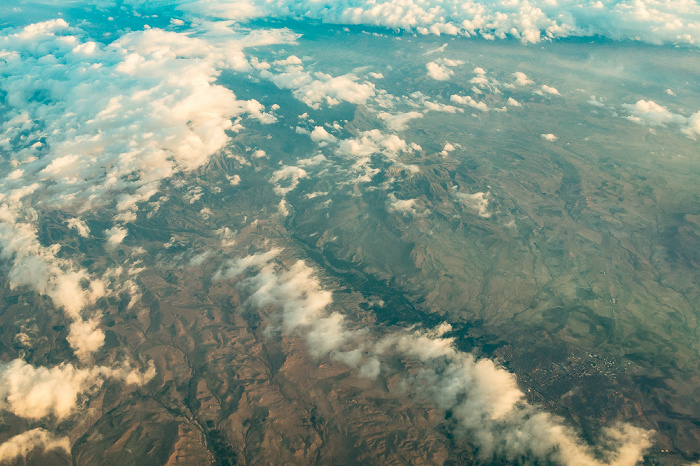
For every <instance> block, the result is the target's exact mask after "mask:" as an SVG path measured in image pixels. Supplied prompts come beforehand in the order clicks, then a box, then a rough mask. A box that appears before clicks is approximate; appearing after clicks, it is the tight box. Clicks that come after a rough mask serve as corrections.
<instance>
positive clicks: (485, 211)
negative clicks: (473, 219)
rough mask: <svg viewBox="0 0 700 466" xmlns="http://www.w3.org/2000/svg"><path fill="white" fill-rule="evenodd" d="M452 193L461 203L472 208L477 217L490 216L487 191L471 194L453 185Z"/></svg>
mask: <svg viewBox="0 0 700 466" xmlns="http://www.w3.org/2000/svg"><path fill="white" fill-rule="evenodd" d="M452 189H453V192H452V195H453V196H454V197H455V199H457V200H458V201H459V202H460V203H461V204H462V205H464V206H465V207H467V208H468V209H470V210H472V211H473V212H474V213H475V214H477V215H478V216H479V217H483V218H490V217H491V216H492V215H493V213H492V212H489V193H483V192H477V193H473V194H469V193H463V192H461V191H459V190H458V189H457V187H456V186H455V187H453V188H452Z"/></svg>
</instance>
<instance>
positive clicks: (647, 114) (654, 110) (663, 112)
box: [622, 100, 686, 126]
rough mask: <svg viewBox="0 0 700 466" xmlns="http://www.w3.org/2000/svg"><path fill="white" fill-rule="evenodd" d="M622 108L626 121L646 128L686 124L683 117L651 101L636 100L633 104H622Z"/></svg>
mask: <svg viewBox="0 0 700 466" xmlns="http://www.w3.org/2000/svg"><path fill="white" fill-rule="evenodd" d="M622 108H623V109H624V110H625V111H626V112H627V113H629V116H628V117H627V119H628V120H631V121H634V122H635V123H639V124H645V125H648V126H666V125H669V124H674V125H683V124H685V122H686V118H685V117H684V116H683V115H679V114H677V113H673V112H671V111H670V110H669V109H668V108H666V107H664V106H663V105H659V104H657V103H656V102H654V101H652V100H638V101H637V103H635V104H622Z"/></svg>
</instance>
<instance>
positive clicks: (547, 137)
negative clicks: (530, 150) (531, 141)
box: [540, 133, 559, 142]
mask: <svg viewBox="0 0 700 466" xmlns="http://www.w3.org/2000/svg"><path fill="white" fill-rule="evenodd" d="M540 137H541V138H542V139H544V140H545V141H550V142H554V141H556V140H557V139H559V138H558V137H556V136H555V135H553V134H552V133H549V134H542V135H540Z"/></svg>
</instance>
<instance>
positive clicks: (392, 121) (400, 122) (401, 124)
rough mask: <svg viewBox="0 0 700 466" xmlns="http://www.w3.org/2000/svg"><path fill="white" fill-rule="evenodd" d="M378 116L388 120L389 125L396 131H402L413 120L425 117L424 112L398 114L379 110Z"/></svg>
mask: <svg viewBox="0 0 700 466" xmlns="http://www.w3.org/2000/svg"><path fill="white" fill-rule="evenodd" d="M377 116H378V117H379V118H381V119H382V120H384V121H386V124H387V126H388V127H389V128H390V129H392V130H394V131H402V130H404V129H406V127H407V126H408V123H409V122H410V121H411V120H415V119H418V118H423V114H422V113H420V112H406V113H398V114H391V113H387V112H379V113H378V114H377Z"/></svg>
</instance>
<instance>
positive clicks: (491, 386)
mask: <svg viewBox="0 0 700 466" xmlns="http://www.w3.org/2000/svg"><path fill="white" fill-rule="evenodd" d="M279 253H280V250H272V251H269V252H267V253H263V254H258V255H251V256H247V257H244V258H241V259H238V260H232V261H229V262H228V263H227V264H225V266H224V267H222V269H221V270H220V271H219V272H218V274H217V278H218V279H236V278H241V276H242V275H244V274H245V273H246V272H247V273H251V272H252V273H253V274H252V275H250V276H246V277H243V278H241V280H240V282H239V286H240V287H241V288H242V289H243V290H245V291H246V292H247V293H248V298H247V301H246V303H247V305H250V306H254V307H257V308H260V309H262V308H268V307H276V308H278V309H279V314H278V316H277V317H278V319H279V329H281V330H282V331H284V332H285V333H287V334H297V335H299V336H301V337H302V338H304V339H305V340H306V342H307V343H308V346H309V350H310V352H311V354H312V355H314V356H315V357H318V358H321V357H330V358H332V359H335V360H338V361H342V362H344V363H346V364H348V365H350V366H352V367H357V368H358V375H359V376H362V377H368V378H377V377H380V376H381V374H383V373H392V372H393V371H396V369H391V368H390V367H392V366H395V365H389V364H387V362H388V361H390V360H392V359H396V358H400V359H406V358H408V359H411V360H414V361H416V362H417V363H418V364H419V366H418V371H417V372H415V371H414V372H412V374H409V373H401V374H399V375H401V377H402V379H403V381H404V386H405V387H406V389H407V390H410V391H413V392H416V393H418V394H421V395H423V396H426V397H427V398H428V399H430V400H432V402H433V403H435V404H436V406H438V407H439V408H440V409H443V410H449V411H451V412H452V413H453V418H454V419H455V420H456V421H457V423H458V429H460V430H464V431H465V432H466V434H467V436H468V438H469V439H470V441H471V442H473V444H474V445H475V446H476V447H478V454H479V456H480V459H482V460H484V461H487V460H489V459H493V458H494V457H497V458H501V459H506V460H508V461H516V460H523V459H533V460H543V461H555V462H557V463H561V464H568V465H605V464H611V465H619V466H622V465H633V464H636V463H637V462H638V461H640V460H641V458H642V455H643V453H644V451H645V450H646V449H647V448H648V447H649V446H650V445H651V441H650V438H651V432H649V431H646V430H643V429H639V428H636V427H633V426H631V425H628V424H619V425H616V426H612V427H608V428H606V429H604V430H603V433H602V437H601V439H600V441H599V444H598V445H595V446H591V445H587V444H586V443H585V442H583V441H582V440H581V439H580V438H579V437H578V435H577V434H576V432H575V431H574V430H573V429H571V428H570V427H567V426H566V425H564V423H563V420H562V419H560V418H558V417H556V416H553V415H551V414H549V413H546V412H544V411H542V410H541V409H540V408H538V407H536V406H533V405H530V404H528V403H527V402H526V401H525V397H524V394H523V392H522V391H521V390H520V389H519V388H518V385H517V382H516V379H515V376H514V375H513V374H512V373H510V372H508V371H507V370H505V369H504V368H502V367H500V366H498V364H496V363H495V362H494V361H492V360H489V359H485V358H482V359H476V358H475V357H474V356H473V355H472V354H469V353H463V352H461V351H459V350H457V349H456V347H455V344H454V340H453V339H452V338H448V337H445V334H446V333H448V332H449V331H450V330H451V327H450V326H449V325H448V324H442V325H441V326H439V327H438V328H437V329H435V330H422V329H415V328H409V329H405V330H401V331H394V332H391V333H388V334H385V335H378V334H377V333H376V330H375V331H374V332H373V331H372V330H371V329H363V330H355V329H352V328H350V326H349V325H348V324H347V322H346V318H345V316H344V315H343V314H341V313H339V312H329V309H328V308H329V306H330V305H331V303H332V294H331V292H330V291H328V290H324V289H323V287H322V285H321V283H320V281H319V279H318V278H317V277H316V276H315V272H314V270H313V269H312V268H311V267H309V266H308V265H306V263H305V262H304V261H298V262H296V263H295V264H294V265H292V266H291V267H290V268H288V269H284V268H282V267H280V266H277V265H275V262H274V259H275V257H276V256H277V255H278V254H279ZM273 317H274V315H273Z"/></svg>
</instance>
